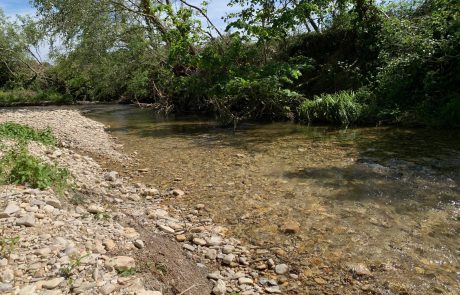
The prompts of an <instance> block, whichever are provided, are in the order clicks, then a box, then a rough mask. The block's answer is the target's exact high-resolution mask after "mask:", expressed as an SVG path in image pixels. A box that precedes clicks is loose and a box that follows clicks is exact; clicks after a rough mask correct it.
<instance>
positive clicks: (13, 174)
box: [0, 147, 69, 190]
mask: <svg viewBox="0 0 460 295" xmlns="http://www.w3.org/2000/svg"><path fill="white" fill-rule="evenodd" d="M0 172H1V173H0V175H1V177H0V180H1V182H4V183H11V184H22V185H30V186H31V187H33V188H38V189H46V188H49V187H54V188H56V189H57V190H62V189H63V188H64V187H65V185H66V184H67V178H68V175H69V173H68V171H67V170H65V169H62V168H58V167H56V166H55V165H51V164H48V163H45V162H43V161H41V160H40V159H37V158H36V157H34V156H32V155H30V154H29V153H28V152H27V150H26V149H25V148H24V147H21V148H19V149H13V150H11V151H9V152H7V153H6V154H5V155H4V156H3V158H2V159H1V160H0Z"/></svg>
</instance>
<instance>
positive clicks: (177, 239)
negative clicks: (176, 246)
mask: <svg viewBox="0 0 460 295" xmlns="http://www.w3.org/2000/svg"><path fill="white" fill-rule="evenodd" d="M185 240H187V237H186V236H185V235H177V236H176V241H178V242H183V241H185Z"/></svg>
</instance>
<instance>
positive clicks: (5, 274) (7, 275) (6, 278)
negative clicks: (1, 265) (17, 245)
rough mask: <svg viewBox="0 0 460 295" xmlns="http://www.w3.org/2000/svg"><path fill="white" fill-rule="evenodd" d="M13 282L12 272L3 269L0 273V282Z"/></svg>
mask: <svg viewBox="0 0 460 295" xmlns="http://www.w3.org/2000/svg"><path fill="white" fill-rule="evenodd" d="M13 280H14V272H13V271H12V270H11V269H5V270H3V271H2V272H1V273H0V282H2V283H11V282H12V281H13Z"/></svg>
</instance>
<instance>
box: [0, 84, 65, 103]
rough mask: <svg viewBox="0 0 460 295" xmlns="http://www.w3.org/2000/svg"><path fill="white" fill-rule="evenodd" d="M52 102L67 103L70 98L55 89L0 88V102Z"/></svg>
mask: <svg viewBox="0 0 460 295" xmlns="http://www.w3.org/2000/svg"><path fill="white" fill-rule="evenodd" d="M45 101H46V102H52V103H56V104H60V103H69V102H71V99H70V98H69V97H67V96H65V95H62V94H60V93H58V92H55V91H42V90H40V91H35V90H30V89H22V88H19V89H11V90H0V104H2V105H10V104H15V103H32V104H33V103H40V102H45Z"/></svg>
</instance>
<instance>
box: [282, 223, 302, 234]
mask: <svg viewBox="0 0 460 295" xmlns="http://www.w3.org/2000/svg"><path fill="white" fill-rule="evenodd" d="M281 228H282V231H283V232H285V233H287V234H295V233H297V232H298V231H299V230H300V223H298V222H297V221H293V220H290V221H286V222H285V223H284V224H283V226H282V227H281Z"/></svg>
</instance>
